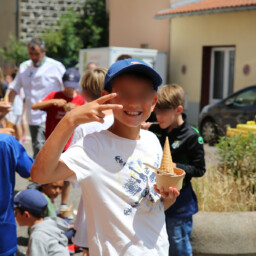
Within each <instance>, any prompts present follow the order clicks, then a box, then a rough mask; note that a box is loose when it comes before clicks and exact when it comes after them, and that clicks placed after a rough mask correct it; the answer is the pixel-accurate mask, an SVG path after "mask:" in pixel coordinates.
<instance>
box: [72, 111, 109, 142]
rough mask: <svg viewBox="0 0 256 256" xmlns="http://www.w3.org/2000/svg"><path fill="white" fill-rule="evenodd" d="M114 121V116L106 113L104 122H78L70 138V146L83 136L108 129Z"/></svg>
mask: <svg viewBox="0 0 256 256" xmlns="http://www.w3.org/2000/svg"><path fill="white" fill-rule="evenodd" d="M113 123H114V116H113V115H108V116H105V117H104V123H99V122H91V123H85V124H80V125H79V126H78V127H77V128H76V129H75V131H74V133H73V138H72V140H71V143H70V146H72V145H74V144H75V143H77V142H78V141H79V140H80V139H81V138H83V137H84V136H86V135H88V134H91V133H94V132H100V131H101V130H106V129H108V128H109V127H110V126H111V125H112V124H113Z"/></svg>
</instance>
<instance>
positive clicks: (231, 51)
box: [209, 47, 235, 103]
mask: <svg viewBox="0 0 256 256" xmlns="http://www.w3.org/2000/svg"><path fill="white" fill-rule="evenodd" d="M234 64H235V48H234V47H214V48H212V50H211V71H210V72H211V74H210V99H209V101H210V103H214V102H216V101H218V100H220V99H223V98H225V97H227V96H228V95H230V94H231V93H232V92H233V83H234Z"/></svg>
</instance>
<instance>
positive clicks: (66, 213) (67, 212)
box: [60, 204, 73, 218]
mask: <svg viewBox="0 0 256 256" xmlns="http://www.w3.org/2000/svg"><path fill="white" fill-rule="evenodd" d="M72 207H73V205H72V204H71V205H70V206H69V207H68V209H61V210H60V213H61V216H62V217H63V218H68V217H69V216H70V215H71V214H72V212H71V210H72Z"/></svg>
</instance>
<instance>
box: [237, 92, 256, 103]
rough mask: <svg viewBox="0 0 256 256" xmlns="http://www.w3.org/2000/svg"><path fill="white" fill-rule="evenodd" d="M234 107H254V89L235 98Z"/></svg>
mask: <svg viewBox="0 0 256 256" xmlns="http://www.w3.org/2000/svg"><path fill="white" fill-rule="evenodd" d="M234 105H235V106H238V107H250V106H255V105H256V89H252V90H247V91H245V92H242V93H240V94H238V95H237V96H235V98H234Z"/></svg>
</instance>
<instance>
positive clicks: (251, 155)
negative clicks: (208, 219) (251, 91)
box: [192, 133, 256, 212]
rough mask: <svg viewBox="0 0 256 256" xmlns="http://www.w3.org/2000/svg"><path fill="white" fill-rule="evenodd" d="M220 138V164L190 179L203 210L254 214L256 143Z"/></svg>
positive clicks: (253, 139)
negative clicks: (200, 176) (199, 176)
mask: <svg viewBox="0 0 256 256" xmlns="http://www.w3.org/2000/svg"><path fill="white" fill-rule="evenodd" d="M254 136H255V135H253V134H251V133H249V134H248V137H247V138H243V137H242V136H241V135H238V136H236V137H221V138H220V141H219V143H218V144H217V145H216V146H217V148H218V156H219V159H218V160H219V161H218V163H217V165H216V166H214V167H211V168H210V169H208V170H207V172H206V174H205V176H204V177H202V178H197V179H193V181H192V183H193V187H194V190H195V192H196V194H197V197H198V204H199V209H200V210H202V211H217V212H225V211H226V212H227V211H256V192H255V181H256V158H255V155H256V140H255V137H254Z"/></svg>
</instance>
